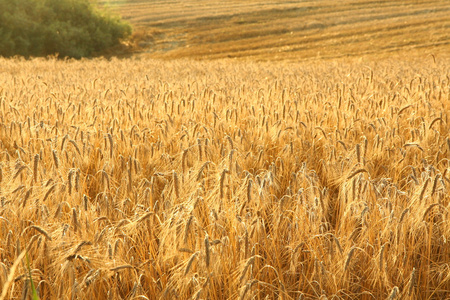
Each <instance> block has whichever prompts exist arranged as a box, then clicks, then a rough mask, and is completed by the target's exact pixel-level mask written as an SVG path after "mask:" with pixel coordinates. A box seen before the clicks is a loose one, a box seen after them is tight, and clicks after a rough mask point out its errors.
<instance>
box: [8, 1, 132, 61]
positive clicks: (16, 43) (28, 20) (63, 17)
mask: <svg viewBox="0 0 450 300" xmlns="http://www.w3.org/2000/svg"><path fill="white" fill-rule="evenodd" d="M130 34H131V27H130V25H128V24H127V23H125V22H123V21H121V20H120V19H119V18H118V17H114V16H112V15H110V14H107V13H106V12H101V11H100V10H98V9H97V8H96V7H94V6H93V5H92V4H91V2H89V0H0V55H1V56H5V57H8V56H13V55H22V56H26V57H28V56H47V55H51V54H56V53H58V54H59V56H60V57H66V56H67V57H75V58H80V57H86V56H92V55H93V54H95V53H100V52H101V51H104V50H106V49H108V48H111V47H113V46H115V45H117V44H119V42H120V40H121V39H124V38H126V37H127V36H128V35H130Z"/></svg>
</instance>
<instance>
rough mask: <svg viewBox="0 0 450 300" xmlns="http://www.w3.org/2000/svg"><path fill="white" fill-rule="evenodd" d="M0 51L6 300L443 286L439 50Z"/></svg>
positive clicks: (415, 294)
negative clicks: (327, 56)
mask: <svg viewBox="0 0 450 300" xmlns="http://www.w3.org/2000/svg"><path fill="white" fill-rule="evenodd" d="M0 64H1V65H2V70H1V73H0V286H1V287H2V293H1V295H0V299H1V300H3V299H29V297H31V295H32V292H33V291H36V292H37V294H38V295H39V297H40V299H443V298H446V297H449V296H450V280H449V279H450V266H449V261H450V245H449V243H450V241H449V240H450V223H449V205H450V203H449V199H450V197H449V193H448V189H447V187H448V186H449V185H450V174H449V168H450V163H449V158H450V139H449V135H450V130H449V129H450V127H449V111H450V85H449V81H450V71H449V70H450V59H449V58H448V57H445V56H424V57H421V58H420V59H413V60H407V59H403V60H397V59H383V60H378V61H366V60H362V59H352V60H347V59H346V60H335V61H325V60H324V61H319V62H315V63H307V62H305V63H288V62H276V63H274V62H272V63H264V62H259V63H258V62H236V61H231V60H216V61H192V60H172V61H160V60H151V59H138V58H135V59H128V60H118V59H112V60H106V59H94V60H80V61H76V60H56V59H53V58H48V59H31V60H24V59H19V58H16V59H11V60H5V59H0ZM32 283H33V284H32Z"/></svg>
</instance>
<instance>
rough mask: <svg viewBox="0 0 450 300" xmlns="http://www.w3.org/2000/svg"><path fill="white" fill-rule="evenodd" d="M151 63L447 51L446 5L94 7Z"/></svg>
mask: <svg viewBox="0 0 450 300" xmlns="http://www.w3.org/2000/svg"><path fill="white" fill-rule="evenodd" d="M99 2H100V3H101V4H103V5H106V6H109V7H110V8H111V9H112V10H113V11H116V12H118V13H120V14H121V15H122V16H123V17H124V18H125V19H127V20H129V21H130V22H131V23H132V24H133V25H134V26H135V28H136V29H137V32H138V35H139V38H140V42H139V44H140V51H142V52H145V53H148V54H149V55H150V56H151V57H154V58H180V57H192V58H197V59H199V58H201V59H203V58H222V57H233V58H236V57H237V58H239V57H250V58H254V59H261V60H266V59H270V60H273V59H295V60H298V59H315V58H336V57H346V56H362V55H381V56H391V55H393V54H400V55H403V54H408V55H411V54H414V53H415V54H419V55H422V54H424V53H425V54H439V53H448V52H450V17H449V15H450V1H443V0H434V1H421V0H419V1H362V0H350V1H340V2H336V1H329V0H323V1H275V2H270V3H267V1H262V0H255V1H234V0H231V1H226V2H225V3H224V2H219V1H211V0H200V1H198V0H195V1H194V0H186V1H181V0H174V1H145V0H129V1H114V0H113V1H107V0H101V1H99Z"/></svg>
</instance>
